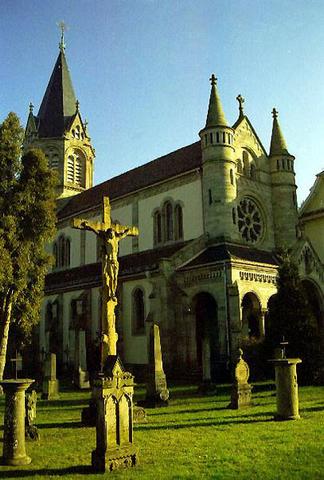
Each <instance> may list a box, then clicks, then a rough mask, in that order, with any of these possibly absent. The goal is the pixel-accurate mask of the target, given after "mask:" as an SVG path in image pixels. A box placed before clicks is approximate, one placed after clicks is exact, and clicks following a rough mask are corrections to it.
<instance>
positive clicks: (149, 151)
mask: <svg viewBox="0 0 324 480" xmlns="http://www.w3.org/2000/svg"><path fill="white" fill-rule="evenodd" d="M62 19H63V20H64V21H65V22H66V23H67V25H68V26H69V30H68V31H67V32H66V45H67V48H66V56H67V60H68V64H69V67H70V72H71V75H72V81H73V85H74V89H75V91H76V95H77V97H78V98H79V101H80V109H81V114H82V116H83V118H86V119H87V120H88V121H89V132H90V135H91V138H92V143H93V145H94V147H95V149H96V167H95V183H100V182H102V181H104V180H106V179H107V178H110V177H112V176H114V175H117V174H119V173H122V172H124V171H126V170H128V169H130V168H133V167H136V166H138V165H141V164H144V163H146V162H148V161H150V160H152V159H154V158H156V157H158V156H161V155H164V154H166V153H168V152H170V151H173V150H175V149H177V148H180V147H182V146H184V145H188V144H190V143H193V142H195V141H197V140H198V132H199V130H200V129H201V128H202V127H203V126H204V122H205V119H206V113H207V106H208V98H209V91H210V84H209V80H208V79H209V77H210V74H211V73H212V72H215V74H216V76H217V77H218V86H219V92H220V96H221V99H222V102H223V107H224V111H225V114H226V117H227V119H228V121H229V123H234V121H235V120H236V118H237V115H238V106H237V102H236V100H235V98H236V96H237V94H238V93H241V94H242V95H243V96H244V97H245V113H246V114H247V115H248V117H249V119H250V121H251V122H252V124H253V126H254V128H255V130H256V132H257V133H258V135H259V137H260V139H261V141H262V142H263V144H264V146H265V148H266V150H268V149H269V144H270V134H271V126H272V116H271V110H272V108H273V107H276V108H277V109H278V111H279V121H280V124H281V127H282V130H283V132H284V135H285V138H286V140H287V144H288V148H289V151H290V152H291V153H292V154H293V155H295V156H296V162H295V167H296V179H297V184H298V186H299V188H298V199H299V202H301V201H302V200H304V199H305V198H306V196H307V194H308V192H309V188H310V187H311V185H312V184H313V182H314V180H315V175H316V174H317V173H319V172H320V171H322V170H324V159H323V158H324V58H323V57H324V28H323V25H324V4H323V1H322V0H318V1H317V0H309V1H308V2H305V1H301V0H294V1H292V0H280V1H277V0H235V1H234V0H199V1H198V0H197V1H193V0H170V1H169V0H100V1H99V0H91V1H90V0H69V1H68V0H65V1H63V0H55V1H53V0H29V1H25V0H2V1H1V16H0V42H1V43H0V45H1V49H0V65H1V86H0V121H1V120H3V119H4V118H5V116H6V115H7V113H8V112H9V111H15V112H17V113H18V115H19V116H20V118H21V121H22V122H23V124H25V122H26V119H27V114H28V104H29V102H30V101H32V102H33V103H34V105H35V112H36V113H37V112H38V108H39V106H40V102H41V100H42V97H43V94H44V92H45V89H46V86H47V83H48V80H49V77H50V74H51V72H52V69H53V66H54V63H55V61H56V58H57V55H58V43H59V39H60V32H59V29H58V27H57V26H56V22H59V21H60V20H62Z"/></svg>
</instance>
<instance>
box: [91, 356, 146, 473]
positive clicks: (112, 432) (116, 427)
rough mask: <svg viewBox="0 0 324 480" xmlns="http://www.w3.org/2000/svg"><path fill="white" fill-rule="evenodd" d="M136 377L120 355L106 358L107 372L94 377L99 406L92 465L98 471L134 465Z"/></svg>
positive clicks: (135, 455)
mask: <svg viewBox="0 0 324 480" xmlns="http://www.w3.org/2000/svg"><path fill="white" fill-rule="evenodd" d="M133 392H134V377H133V376H132V375H131V374H130V373H128V372H125V370H124V367H123V365H122V364H121V361H120V359H119V357H118V356H117V355H111V356H109V357H108V358H107V360H106V368H105V376H103V377H102V378H97V379H96V380H94V385H93V398H94V399H95V402H96V407H97V422H96V449H95V450H94V451H93V452H92V467H93V469H94V470H95V471H97V472H105V471H112V470H115V469H117V468H120V467H133V466H134V465H135V464H136V462H137V453H136V450H135V448H134V446H133Z"/></svg>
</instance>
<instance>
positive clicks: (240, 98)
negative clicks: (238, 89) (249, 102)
mask: <svg viewBox="0 0 324 480" xmlns="http://www.w3.org/2000/svg"><path fill="white" fill-rule="evenodd" d="M236 100H237V101H238V103H239V110H240V117H241V116H243V115H244V114H243V105H244V102H245V99H244V98H243V97H242V95H241V94H239V95H238V96H237V97H236Z"/></svg>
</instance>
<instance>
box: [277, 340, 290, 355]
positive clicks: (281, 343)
mask: <svg viewBox="0 0 324 480" xmlns="http://www.w3.org/2000/svg"><path fill="white" fill-rule="evenodd" d="M279 345H280V346H281V358H286V347H287V345H289V342H287V341H286V340H285V337H284V336H283V337H282V340H281V342H280V343H279Z"/></svg>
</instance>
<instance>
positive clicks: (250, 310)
mask: <svg viewBox="0 0 324 480" xmlns="http://www.w3.org/2000/svg"><path fill="white" fill-rule="evenodd" d="M241 308H242V336H243V337H247V338H256V339H259V338H260V337H261V336H262V335H263V325H262V323H263V322H262V308H261V302H260V299H259V297H258V295H257V294H256V293H255V292H252V291H250V292H247V293H246V294H245V295H244V296H243V298H242V302H241Z"/></svg>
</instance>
